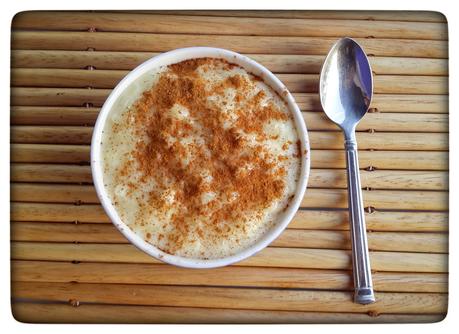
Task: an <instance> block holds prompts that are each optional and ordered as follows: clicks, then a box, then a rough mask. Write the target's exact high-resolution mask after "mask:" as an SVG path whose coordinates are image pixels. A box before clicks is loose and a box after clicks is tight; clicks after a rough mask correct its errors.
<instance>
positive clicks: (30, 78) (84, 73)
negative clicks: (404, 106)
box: [11, 68, 448, 94]
mask: <svg viewBox="0 0 459 334" xmlns="http://www.w3.org/2000/svg"><path fill="white" fill-rule="evenodd" d="M127 73H128V72H127V71H121V70H92V71H88V70H74V69H43V68H33V69H32V68H13V69H12V70H11V85H12V86H15V87H18V86H19V87H21V86H25V87H70V88H72V87H75V88H83V87H92V88H114V87H115V86H116V84H118V82H119V81H120V80H121V79H122V78H123V77H124V76H125V75H126V74H127ZM277 77H278V78H279V79H280V80H281V81H282V82H283V83H284V84H285V85H286V86H287V88H288V89H289V90H290V92H293V93H317V92H318V91H319V75H318V74H278V75H277ZM374 92H375V93H382V94H391V93H392V94H448V78H447V77H444V76H412V75H410V76H401V75H376V76H374Z"/></svg>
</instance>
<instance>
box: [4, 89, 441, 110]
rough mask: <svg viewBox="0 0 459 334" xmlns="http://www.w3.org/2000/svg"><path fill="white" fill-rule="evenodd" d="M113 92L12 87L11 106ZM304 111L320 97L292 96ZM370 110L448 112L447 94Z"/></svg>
mask: <svg viewBox="0 0 459 334" xmlns="http://www.w3.org/2000/svg"><path fill="white" fill-rule="evenodd" d="M110 92H111V90H110V89H82V88H25V87H13V88H11V104H12V105H18V106H78V107H81V106H84V104H85V103H90V104H91V105H92V106H96V107H100V106H102V104H103V103H104V102H105V99H106V98H107V96H108V94H110ZM293 96H294V98H295V101H296V103H297V104H298V106H299V107H300V108H301V109H302V110H303V111H308V110H321V105H320V101H319V96H318V95H317V94H313V93H295V94H293ZM371 107H373V108H377V109H378V110H379V111H380V112H426V113H447V112H448V96H447V95H403V94H375V95H374V96H373V100H372V104H371Z"/></svg>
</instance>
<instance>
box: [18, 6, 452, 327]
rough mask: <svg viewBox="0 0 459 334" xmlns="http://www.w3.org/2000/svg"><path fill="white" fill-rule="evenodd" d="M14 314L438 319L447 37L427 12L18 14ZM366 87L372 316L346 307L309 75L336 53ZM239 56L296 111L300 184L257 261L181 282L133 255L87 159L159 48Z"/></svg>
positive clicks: (342, 210)
mask: <svg viewBox="0 0 459 334" xmlns="http://www.w3.org/2000/svg"><path fill="white" fill-rule="evenodd" d="M12 29H13V31H12V44H11V45H12V46H11V47H12V53H11V61H12V76H11V85H12V90H11V104H12V107H11V162H12V164H11V181H12V184H11V200H12V203H11V220H12V223H11V247H12V248H11V250H12V259H11V260H12V276H11V278H12V284H13V285H12V297H13V300H12V306H13V312H14V315H15V317H16V318H17V319H18V320H20V321H27V322H153V323H156V322H174V323H175V322H178V323H181V322H185V323H192V322H238V323H245V322H257V323H259V322H262V323H263V322H267V323H271V322H275V323H277V322H281V323H308V322H433V321H439V320H441V319H442V318H443V317H444V316H445V314H446V311H447V296H448V295H447V293H448V286H447V278H448V276H447V275H448V274H447V273H448V265H447V262H448V254H447V253H448V60H447V57H448V40H447V39H448V37H447V25H446V20H445V18H444V17H443V16H441V15H440V14H438V13H433V12H366V11H363V12H359V11H354V12H333V11H316V12H305V11H277V12H268V11H231V12H228V11H226V12H221V11H205V12H199V11H191V12H183V11H182V12H145V11H144V12H25V13H21V14H19V15H17V16H16V17H15V19H14V21H13V26H12ZM342 36H349V37H353V38H356V40H357V41H358V42H360V43H361V44H362V45H363V47H364V48H365V50H366V51H367V52H368V54H369V56H370V61H371V65H372V67H373V71H374V73H375V87H374V90H375V93H376V95H375V97H374V101H373V103H372V109H371V110H370V112H369V113H368V114H367V115H366V116H365V118H364V120H363V121H362V122H361V124H360V125H359V127H358V134H357V137H358V142H359V149H360V152H359V153H360V166H361V176H362V186H363V187H364V194H363V196H364V202H365V207H366V219H367V225H368V226H367V227H368V232H369V233H368V237H369V246H370V251H371V262H372V269H373V270H374V273H373V275H374V284H375V289H376V298H377V303H375V304H372V305H366V306H363V305H356V304H353V303H352V276H351V272H350V253H349V248H350V245H349V237H348V222H347V211H346V207H347V200H346V184H345V170H344V164H345V162H344V153H343V150H342V148H343V141H342V135H341V133H339V132H338V131H337V128H336V127H334V126H333V125H332V124H331V123H330V122H329V121H328V120H327V119H326V116H325V115H324V113H323V112H322V111H321V108H320V103H319V98H318V94H317V91H318V73H319V71H320V66H321V64H322V62H323V59H324V56H325V54H326V53H327V52H328V50H329V48H330V46H331V45H332V43H333V42H334V41H336V39H337V38H339V37H342ZM185 46H215V47H223V48H227V49H231V50H234V51H236V52H241V53H244V54H248V55H249V56H250V57H251V58H253V59H255V60H256V61H259V62H260V63H262V64H264V65H265V66H267V67H268V68H269V69H270V70H271V71H272V72H274V73H276V74H277V75H278V77H279V78H280V79H281V80H282V81H283V82H284V83H285V84H286V85H287V86H288V88H289V89H290V91H291V92H293V94H294V97H295V99H296V101H297V103H298V104H299V106H300V108H301V109H302V111H303V115H304V119H305V121H306V124H307V127H308V129H309V135H310V141H311V147H312V152H311V157H312V160H311V162H312V169H311V177H310V180H309V185H308V190H307V193H306V196H305V198H304V200H303V203H302V207H301V209H300V211H299V212H298V214H297V215H296V217H295V219H294V220H293V222H292V223H291V224H290V225H289V227H288V229H287V230H286V231H285V232H284V233H283V234H282V235H281V236H280V237H279V238H278V239H277V240H276V241H274V242H273V243H272V244H271V245H270V247H268V248H267V249H265V250H263V251H262V252H260V253H259V254H257V255H256V256H253V257H251V258H250V259H248V260H245V261H243V262H240V263H237V264H236V265H233V266H230V267H226V268H220V269H211V270H189V269H180V268H176V267H173V266H169V265H165V264H161V263H159V262H158V261H156V260H154V259H152V258H151V257H149V256H147V255H145V254H144V253H142V252H140V251H139V250H137V249H136V248H135V247H133V246H132V245H130V244H128V243H127V241H126V239H124V237H123V236H122V235H121V234H120V233H119V232H118V231H117V230H116V229H115V228H114V227H113V226H112V224H110V221H109V219H108V218H107V216H106V215H105V213H104V211H103V209H102V208H101V206H100V205H99V203H98V199H97V196H96V194H95V191H94V188H93V186H92V179H91V173H90V167H89V150H90V147H89V144H90V139H91V133H92V127H93V125H94V122H95V119H96V117H97V113H98V111H99V107H100V106H101V105H102V104H103V102H104V100H105V98H106V97H107V95H108V94H109V93H110V90H111V89H112V88H113V87H114V86H115V85H116V83H117V82H118V81H119V80H120V79H121V78H122V77H123V76H124V75H125V74H126V73H127V72H128V71H129V70H131V69H132V68H134V67H135V66H136V65H138V64H139V63H141V62H142V61H144V60H146V59H148V58H150V57H151V56H153V55H155V54H158V53H160V52H163V51H168V50H171V49H175V48H180V47H185Z"/></svg>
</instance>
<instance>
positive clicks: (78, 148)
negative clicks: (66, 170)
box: [11, 144, 90, 163]
mask: <svg viewBox="0 0 459 334" xmlns="http://www.w3.org/2000/svg"><path fill="white" fill-rule="evenodd" d="M89 152H90V147H89V146H82V145H46V144H45V145H44V144H12V145H11V162H51V163H89V160H90V158H89Z"/></svg>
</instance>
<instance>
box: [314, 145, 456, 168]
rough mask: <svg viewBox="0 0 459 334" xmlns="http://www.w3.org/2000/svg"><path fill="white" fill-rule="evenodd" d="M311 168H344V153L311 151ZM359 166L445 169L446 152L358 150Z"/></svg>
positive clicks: (337, 151)
mask: <svg viewBox="0 0 459 334" xmlns="http://www.w3.org/2000/svg"><path fill="white" fill-rule="evenodd" d="M311 156H312V158H311V166H312V167H313V168H332V167H333V168H345V167H346V161H345V154H344V152H343V151H341V150H318V149H315V150H314V151H312V152H311ZM359 165H360V168H361V169H363V168H368V167H374V168H377V169H400V170H401V169H409V170H432V169H433V170H447V169H448V152H434V151H430V152H426V151H366V150H362V149H360V150H359Z"/></svg>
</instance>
